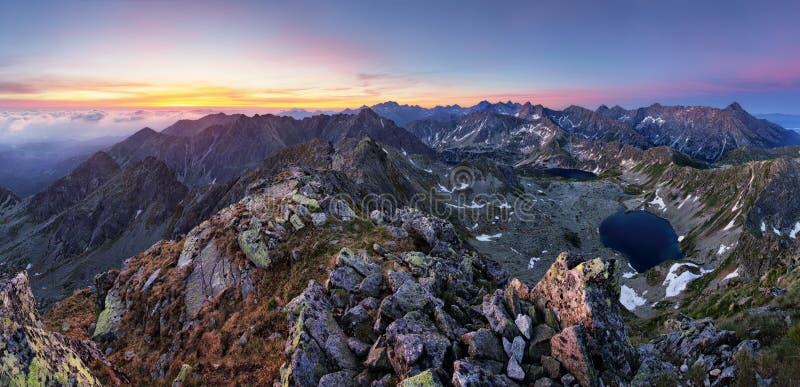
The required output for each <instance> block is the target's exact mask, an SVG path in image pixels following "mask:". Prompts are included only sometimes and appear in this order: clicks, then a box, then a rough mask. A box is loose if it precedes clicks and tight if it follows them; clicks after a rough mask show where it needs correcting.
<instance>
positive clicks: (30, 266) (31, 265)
mask: <svg viewBox="0 0 800 387" xmlns="http://www.w3.org/2000/svg"><path fill="white" fill-rule="evenodd" d="M32 267H33V264H31V263H28V265H27V266H25V270H30V269H31V268H32Z"/></svg>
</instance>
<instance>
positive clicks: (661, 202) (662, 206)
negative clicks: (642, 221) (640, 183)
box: [650, 190, 667, 211]
mask: <svg viewBox="0 0 800 387" xmlns="http://www.w3.org/2000/svg"><path fill="white" fill-rule="evenodd" d="M650 204H652V205H654V206H656V207H658V208H659V209H661V211H666V210H667V205H666V204H664V199H661V196H658V190H656V196H655V197H654V198H653V200H652V201H650Z"/></svg>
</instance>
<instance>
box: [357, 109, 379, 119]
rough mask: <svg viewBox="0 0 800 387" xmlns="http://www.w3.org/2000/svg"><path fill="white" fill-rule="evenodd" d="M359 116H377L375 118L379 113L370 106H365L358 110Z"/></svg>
mask: <svg viewBox="0 0 800 387" xmlns="http://www.w3.org/2000/svg"><path fill="white" fill-rule="evenodd" d="M358 116H359V117H370V118H373V117H375V118H377V117H378V113H375V111H374V110H372V109H371V108H369V107H364V108H363V109H361V111H359V112H358Z"/></svg>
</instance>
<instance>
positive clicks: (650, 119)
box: [642, 116, 667, 126]
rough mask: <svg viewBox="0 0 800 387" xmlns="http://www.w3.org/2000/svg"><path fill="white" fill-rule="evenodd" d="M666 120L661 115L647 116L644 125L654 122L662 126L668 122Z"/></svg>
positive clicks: (643, 121)
mask: <svg viewBox="0 0 800 387" xmlns="http://www.w3.org/2000/svg"><path fill="white" fill-rule="evenodd" d="M666 122H667V121H665V120H664V119H663V118H661V117H653V116H647V117H645V118H644V119H643V120H642V125H647V124H650V123H653V124H656V125H658V126H661V125H664V123H666Z"/></svg>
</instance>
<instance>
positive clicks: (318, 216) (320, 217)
mask: <svg viewBox="0 0 800 387" xmlns="http://www.w3.org/2000/svg"><path fill="white" fill-rule="evenodd" d="M325 223H328V215H325V213H324V212H315V213H313V214H311V224H313V225H314V227H322V226H324V225H325Z"/></svg>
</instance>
